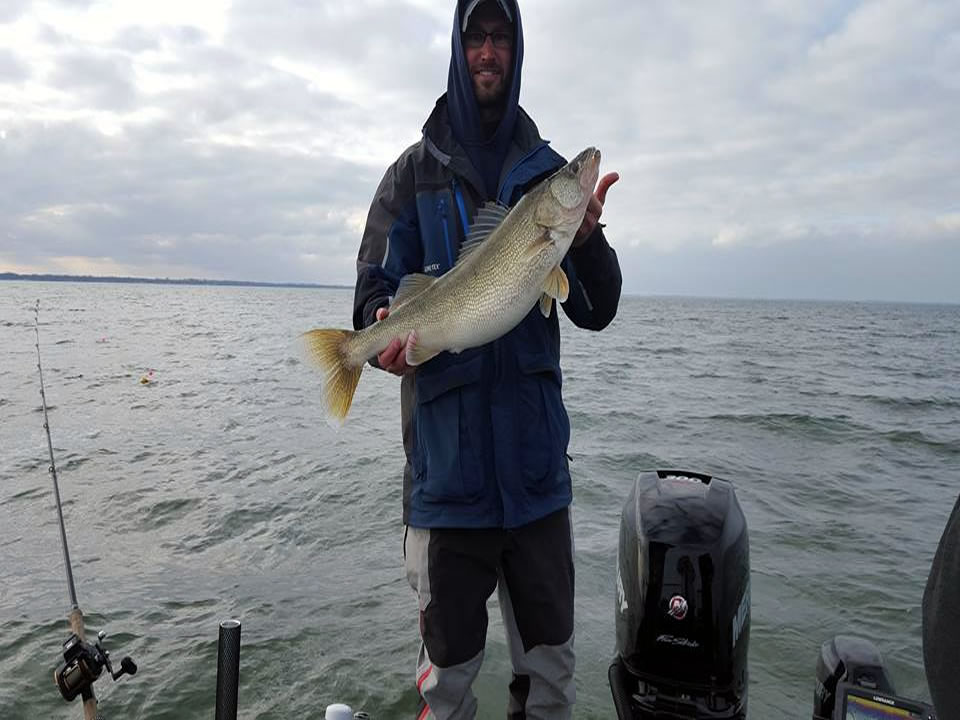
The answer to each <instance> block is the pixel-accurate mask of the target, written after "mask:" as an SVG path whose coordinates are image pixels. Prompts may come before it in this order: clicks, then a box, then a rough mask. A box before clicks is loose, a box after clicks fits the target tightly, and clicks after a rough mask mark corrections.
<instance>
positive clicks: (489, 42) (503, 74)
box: [462, 2, 513, 107]
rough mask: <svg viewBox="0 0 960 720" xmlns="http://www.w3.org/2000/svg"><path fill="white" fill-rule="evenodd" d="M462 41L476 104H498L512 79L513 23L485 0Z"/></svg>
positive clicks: (475, 12)
mask: <svg viewBox="0 0 960 720" xmlns="http://www.w3.org/2000/svg"><path fill="white" fill-rule="evenodd" d="M462 40H463V53H464V56H465V57H466V60H467V68H469V70H470V76H471V77H472V78H473V92H474V94H475V95H476V97H477V104H478V105H479V106H480V107H484V106H488V105H493V104H496V103H497V102H499V101H500V100H501V99H502V98H503V96H504V94H505V93H506V92H507V86H508V84H509V82H510V68H511V67H512V66H513V26H512V25H511V24H510V22H509V21H508V20H507V19H506V17H505V16H504V15H503V13H502V12H501V11H500V9H499V7H498V5H497V3H495V2H485V3H483V4H481V5H480V6H479V7H477V9H476V10H474V11H473V13H471V15H470V21H469V24H468V25H467V30H466V32H465V33H464V34H463V38H462ZM478 42H479V43H480V44H479V46H478Z"/></svg>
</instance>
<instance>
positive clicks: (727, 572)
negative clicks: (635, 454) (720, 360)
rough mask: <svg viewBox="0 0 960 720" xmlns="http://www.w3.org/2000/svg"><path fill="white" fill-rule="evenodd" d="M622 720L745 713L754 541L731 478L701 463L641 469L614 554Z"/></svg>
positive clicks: (728, 718)
mask: <svg viewBox="0 0 960 720" xmlns="http://www.w3.org/2000/svg"><path fill="white" fill-rule="evenodd" d="M616 629H617V656H616V658H615V659H614V661H613V664H612V665H611V666H610V672H609V677H610V688H611V691H612V692H613V699H614V705H615V706H616V709H617V716H618V717H619V718H620V719H621V720H654V719H656V720H668V719H670V720H672V719H674V718H676V719H687V718H711V719H713V718H715V719H722V720H744V719H745V718H746V716H747V648H748V645H749V639H750V549H749V543H748V538H747V523H746V519H745V518H744V515H743V511H742V510H741V508H740V504H739V503H738V502H737V497H736V494H735V493H734V490H733V486H732V485H731V484H730V483H729V482H727V481H725V480H721V479H719V478H713V477H711V476H709V475H703V474H700V473H692V472H684V471H674V470H657V471H655V472H645V473H641V474H640V477H639V478H637V481H636V483H635V484H634V487H633V490H632V492H631V493H630V496H629V497H628V498H627V501H626V503H625V505H624V508H623V514H622V516H621V520H620V545H619V550H618V556H617V599H616Z"/></svg>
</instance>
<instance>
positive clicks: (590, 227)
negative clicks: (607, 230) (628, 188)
mask: <svg viewBox="0 0 960 720" xmlns="http://www.w3.org/2000/svg"><path fill="white" fill-rule="evenodd" d="M619 179H620V174H619V173H615V172H612V173H607V174H606V175H604V176H603V177H602V178H600V182H598V183H597V190H596V192H595V193H594V194H593V197H591V198H590V202H589V203H588V204H587V212H586V213H585V214H584V216H583V222H582V223H581V224H580V229H579V230H577V234H576V235H574V236H573V247H580V246H581V245H583V243H585V242H586V241H587V238H588V237H590V235H592V234H593V231H594V230H595V229H596V227H597V223H598V222H600V216H601V215H602V214H603V203H604V202H605V201H606V199H607V190H609V189H610V186H611V185H613V184H614V183H615V182H616V181H617V180H619Z"/></svg>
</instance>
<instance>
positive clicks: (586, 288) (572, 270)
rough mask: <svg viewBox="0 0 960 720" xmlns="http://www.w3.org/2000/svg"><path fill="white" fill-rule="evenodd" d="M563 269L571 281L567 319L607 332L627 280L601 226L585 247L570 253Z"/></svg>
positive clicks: (567, 302)
mask: <svg viewBox="0 0 960 720" xmlns="http://www.w3.org/2000/svg"><path fill="white" fill-rule="evenodd" d="M563 269H564V272H566V274H567V279H568V280H569V281H570V295H569V297H568V298H567V301H566V302H565V303H563V310H564V312H566V313H567V317H569V318H570V320H571V321H572V322H573V324H574V325H576V326H577V327H582V328H585V329H587V330H603V328H605V327H606V326H607V325H609V324H610V322H611V321H612V320H613V318H614V317H615V316H616V314H617V306H618V305H619V304H620V286H621V285H622V283H623V278H622V276H621V274H620V262H619V261H618V260H617V253H616V251H615V250H614V249H613V248H612V247H610V244H609V243H608V242H607V238H606V237H605V236H604V234H603V228H602V227H601V226H600V225H599V224H597V227H596V229H595V230H594V231H593V234H592V235H591V236H590V237H589V238H587V241H586V242H585V243H583V245H581V246H580V247H576V248H571V249H570V252H568V253H567V257H566V258H565V259H564V261H563Z"/></svg>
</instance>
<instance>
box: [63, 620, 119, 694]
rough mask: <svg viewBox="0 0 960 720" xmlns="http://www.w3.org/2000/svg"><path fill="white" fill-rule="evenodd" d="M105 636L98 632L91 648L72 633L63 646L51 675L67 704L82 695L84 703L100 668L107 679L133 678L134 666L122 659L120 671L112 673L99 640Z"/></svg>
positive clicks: (107, 652) (108, 655)
mask: <svg viewBox="0 0 960 720" xmlns="http://www.w3.org/2000/svg"><path fill="white" fill-rule="evenodd" d="M106 636H107V634H106V633H105V632H103V631H102V630H101V631H100V632H98V633H97V642H96V643H94V644H93V645H91V644H90V643H88V642H84V641H83V640H81V639H80V638H79V636H78V635H77V634H76V633H72V634H71V635H70V637H68V638H67V640H66V642H65V643H63V662H62V663H60V665H59V666H58V667H57V669H56V671H55V672H54V673H53V677H54V679H55V680H56V682H57V687H58V688H60V694H61V695H63V699H64V700H66V701H67V702H70V701H71V700H73V699H74V698H75V697H76V696H77V695H82V696H83V699H84V700H86V699H87V698H88V697H90V693H91V690H90V688H91V686H92V685H93V683H94V681H96V679H97V678H98V677H100V673H102V672H103V668H104V667H106V668H107V672H109V673H110V676H111V677H112V678H113V679H114V680H117V679H119V678H120V676H121V675H135V674H136V673H137V664H136V663H135V662H133V660H131V659H130V657H124V658H123V659H122V660H121V661H120V672H114V671H113V666H112V665H111V664H110V651H108V650H106V649H105V648H104V647H103V639H104V638H105V637H106Z"/></svg>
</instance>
